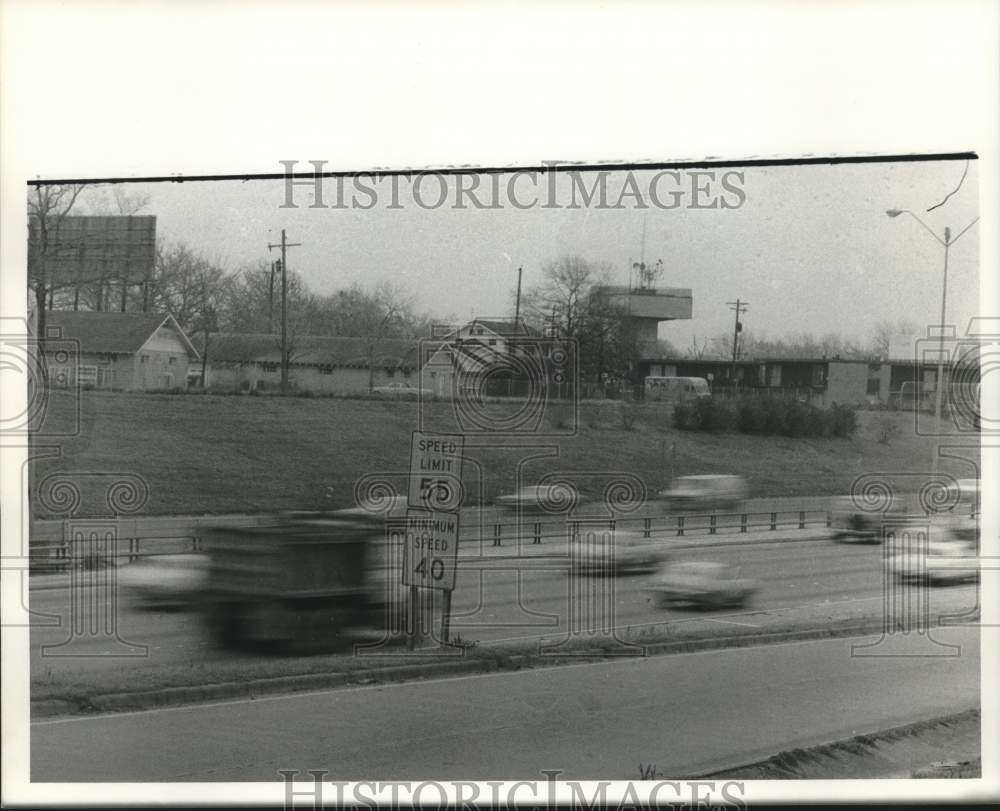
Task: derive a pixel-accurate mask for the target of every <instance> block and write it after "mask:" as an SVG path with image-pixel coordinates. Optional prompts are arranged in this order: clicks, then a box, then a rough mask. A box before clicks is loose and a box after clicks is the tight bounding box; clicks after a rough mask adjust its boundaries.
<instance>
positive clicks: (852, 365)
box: [639, 357, 979, 407]
mask: <svg viewBox="0 0 1000 811" xmlns="http://www.w3.org/2000/svg"><path fill="white" fill-rule="evenodd" d="M967 371H968V374H966V373H965V372H963V374H962V378H963V380H966V381H967V380H968V379H974V380H975V381H977V382H978V379H979V376H978V369H974V368H970V369H969V370H967ZM639 374H640V376H641V377H642V378H643V379H645V378H647V377H701V378H704V379H706V380H708V382H709V384H710V385H711V386H712V389H713V391H716V392H719V393H726V392H732V391H735V390H740V391H744V392H748V391H756V392H762V393H765V392H769V393H780V394H787V395H789V396H794V397H797V398H799V399H803V400H807V401H808V402H811V403H813V404H814V405H820V406H829V405H833V404H834V403H840V404H842V405H878V404H882V405H891V404H899V405H906V406H914V405H916V406H918V407H920V406H921V405H926V403H923V402H921V403H911V402H905V403H904V402H902V400H904V399H906V398H907V397H910V398H912V396H913V395H912V392H917V393H918V396H919V397H922V398H923V399H924V400H926V399H928V396H929V395H930V394H932V393H933V392H934V391H935V389H936V382H937V375H938V365H937V362H936V361H921V362H919V363H918V362H917V361H915V360H891V361H879V360H849V359H842V358H837V357H834V358H762V359H754V360H739V361H736V362H735V363H733V362H732V361H728V360H712V359H700V360H699V359H678V358H646V359H644V360H642V361H640V362H639ZM970 375H971V378H970ZM950 377H954V378H955V379H956V380H957V379H958V377H957V376H956V375H955V373H954V370H951V369H949V368H946V369H945V381H944V382H945V385H946V386H947V385H949V382H950V381H949V378H950Z"/></svg>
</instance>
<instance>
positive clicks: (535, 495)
mask: <svg viewBox="0 0 1000 811" xmlns="http://www.w3.org/2000/svg"><path fill="white" fill-rule="evenodd" d="M582 501H583V496H581V495H580V491H579V490H577V489H576V488H575V487H574V486H573V485H572V484H569V483H567V482H560V483H556V484H537V485H532V486H530V487H522V488H521V489H520V490H518V491H517V492H516V493H509V494H507V495H503V496H497V497H496V499H494V501H493V503H494V504H495V505H496V506H497V507H505V508H507V509H515V510H516V509H520V510H521V511H522V512H547V513H564V512H568V511H569V510H571V509H573V507H575V506H576V505H577V504H580V503H581V502H582Z"/></svg>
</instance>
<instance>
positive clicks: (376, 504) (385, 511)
mask: <svg viewBox="0 0 1000 811" xmlns="http://www.w3.org/2000/svg"><path fill="white" fill-rule="evenodd" d="M408 506H409V505H408V503H407V500H406V496H400V495H394V496H385V497H375V498H372V499H370V500H368V501H365V500H361V501H359V502H358V505H357V506H356V507H348V508H347V509H344V510H338V511H337V514H338V515H358V516H362V515H369V516H376V517H382V518H401V517H405V516H406V510H407V508H408Z"/></svg>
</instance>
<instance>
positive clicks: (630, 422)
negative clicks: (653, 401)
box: [619, 400, 639, 431]
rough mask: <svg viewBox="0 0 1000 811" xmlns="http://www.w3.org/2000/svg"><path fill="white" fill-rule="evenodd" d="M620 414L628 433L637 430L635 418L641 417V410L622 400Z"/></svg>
mask: <svg viewBox="0 0 1000 811" xmlns="http://www.w3.org/2000/svg"><path fill="white" fill-rule="evenodd" d="M619 412H620V413H621V418H622V428H624V429H625V430H626V431H631V430H632V429H633V428H635V418H636V417H637V416H638V415H639V409H638V408H636V406H635V404H634V403H632V402H628V401H626V400H622V402H621V405H620V408H619Z"/></svg>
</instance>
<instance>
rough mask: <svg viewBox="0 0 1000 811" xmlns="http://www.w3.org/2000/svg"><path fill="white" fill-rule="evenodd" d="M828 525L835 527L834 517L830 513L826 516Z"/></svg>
mask: <svg viewBox="0 0 1000 811" xmlns="http://www.w3.org/2000/svg"><path fill="white" fill-rule="evenodd" d="M826 525H827V527H831V526H833V516H832V515H830V513H829V512H828V513H827V514H826Z"/></svg>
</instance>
